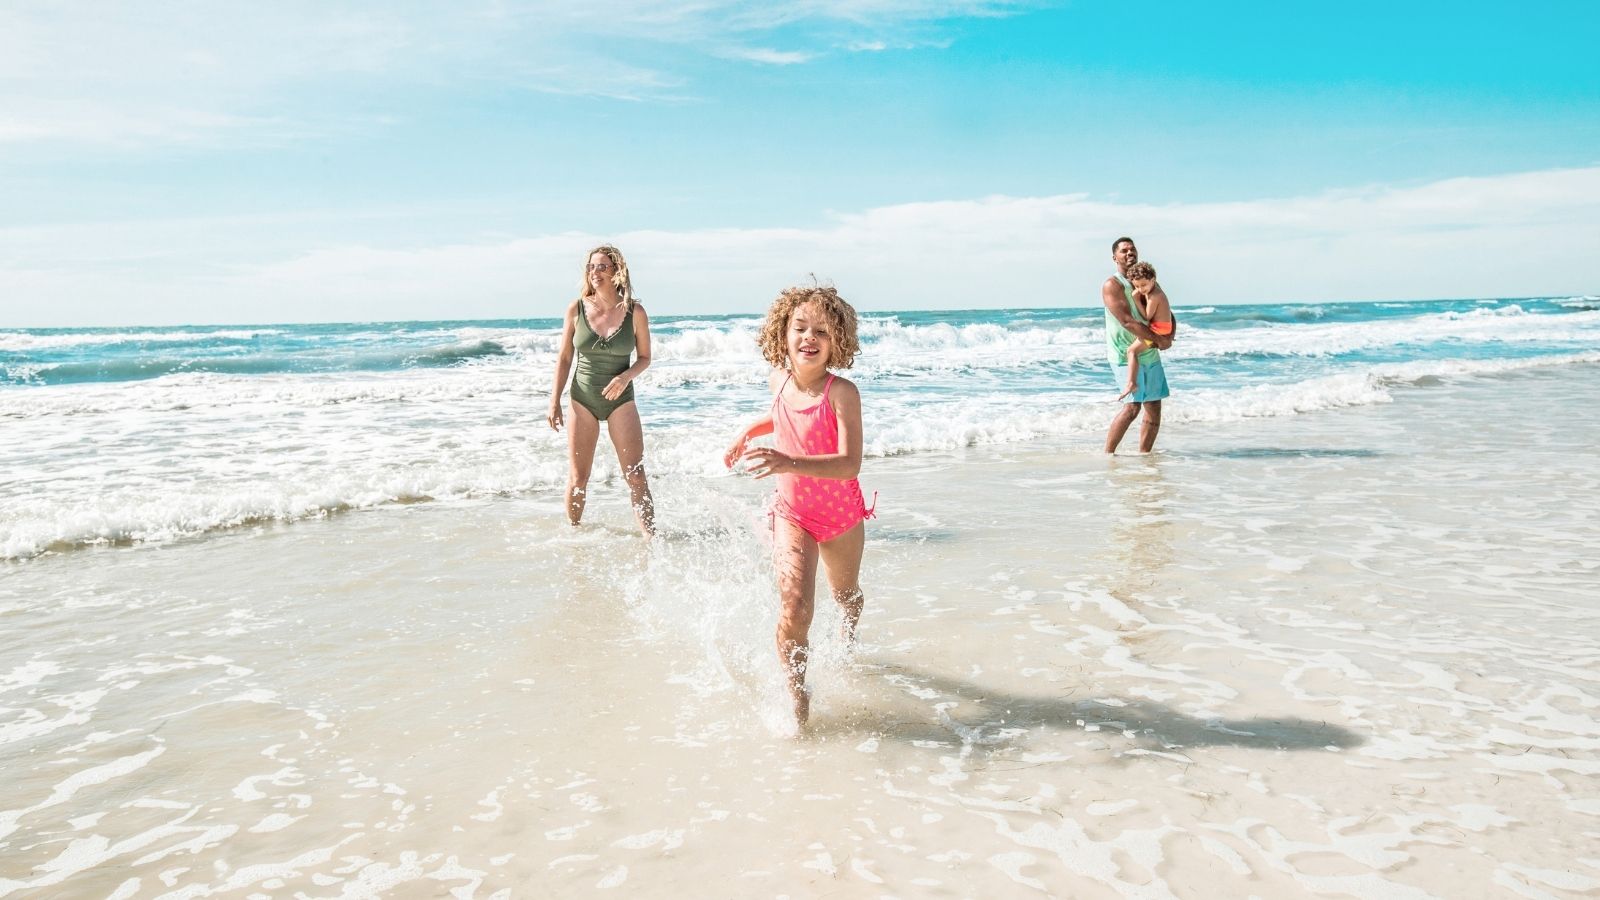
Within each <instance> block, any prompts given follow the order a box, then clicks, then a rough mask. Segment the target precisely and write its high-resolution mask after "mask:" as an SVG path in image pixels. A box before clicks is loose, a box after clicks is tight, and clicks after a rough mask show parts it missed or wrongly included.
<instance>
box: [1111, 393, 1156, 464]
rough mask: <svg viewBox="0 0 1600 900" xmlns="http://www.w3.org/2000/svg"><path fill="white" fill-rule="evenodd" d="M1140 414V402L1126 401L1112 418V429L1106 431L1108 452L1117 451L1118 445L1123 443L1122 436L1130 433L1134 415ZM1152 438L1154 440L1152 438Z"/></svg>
mask: <svg viewBox="0 0 1600 900" xmlns="http://www.w3.org/2000/svg"><path fill="white" fill-rule="evenodd" d="M1137 415H1139V404H1137V403H1124V404H1122V409H1121V410H1120V411H1119V412H1118V413H1117V417H1116V418H1115V419H1112V420H1111V430H1110V431H1108V432H1106V452H1107V453H1115V452H1117V445H1118V444H1120V443H1122V436H1123V435H1125V434H1127V433H1128V426H1129V425H1132V424H1133V420H1134V417H1135V416H1137ZM1152 440H1154V439H1153V438H1152Z"/></svg>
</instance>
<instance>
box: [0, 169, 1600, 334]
mask: <svg viewBox="0 0 1600 900" xmlns="http://www.w3.org/2000/svg"><path fill="white" fill-rule="evenodd" d="M348 224H349V226H350V227H349V228H348V231H351V232H354V231H358V230H359V227H360V223H359V222H352V223H348ZM317 230H318V231H320V232H321V233H324V234H327V233H331V230H332V229H331V226H330V225H329V223H327V222H321V223H320V224H319V226H318V229H317ZM296 233H297V229H295V228H293V227H292V226H291V225H287V224H286V223H284V222H282V221H281V220H274V221H272V222H270V223H254V222H248V221H243V222H234V223H228V222H216V221H206V222H169V223H126V224H121V225H115V226H97V227H79V228H71V227H58V228H52V229H30V230H26V231H25V230H22V229H11V230H9V231H0V248H6V249H4V250H0V297H4V298H6V300H5V301H4V306H3V307H0V325H4V326H12V327H15V326H26V325H88V324H129V323H152V324H157V323H160V324H169V323H189V324H199V323H224V322H262V321H323V320H330V319H331V320H340V319H342V320H372V319H431V318H457V317H473V318H499V317H523V316H536V315H549V314H553V313H552V310H553V309H558V308H559V307H560V304H561V302H562V301H563V299H564V298H567V297H569V296H570V295H571V294H572V293H573V290H574V285H575V284H576V282H577V277H578V265H579V264H580V262H581V256H582V254H583V253H584V251H586V250H587V249H589V247H591V246H593V245H594V244H596V243H599V242H601V241H602V240H609V241H614V242H616V243H617V244H618V245H619V246H621V247H622V248H623V249H624V250H625V251H626V252H627V254H628V257H629V262H630V265H631V267H632V268H633V270H634V272H635V274H636V278H637V282H638V286H639V289H640V294H641V296H642V297H644V298H645V299H646V300H647V301H648V302H649V303H650V304H651V306H652V308H653V309H654V310H655V311H656V312H657V313H658V314H674V313H703V312H730V311H738V310H754V309H758V308H759V307H760V306H761V305H762V304H763V303H765V302H766V300H767V299H768V298H770V296H771V295H772V294H774V293H775V292H776V290H777V289H778V288H780V287H782V286H784V285H787V284H790V283H793V282H795V281H798V280H800V279H803V278H805V277H806V276H807V275H808V273H813V272H814V273H816V274H817V275H818V276H821V277H824V278H828V279H832V280H833V281H834V282H835V283H836V284H838V285H839V287H840V290H841V291H843V292H844V293H845V295H846V296H848V297H850V298H851V299H852V300H853V301H855V302H857V303H858V305H860V306H862V307H864V308H867V309H940V308H962V307H996V306H1013V307H1017V306H1056V305H1059V306H1091V305H1093V304H1094V303H1096V302H1097V300H1098V293H1097V291H1098V284H1099V282H1100V280H1101V279H1102V278H1103V277H1104V275H1105V274H1106V273H1107V271H1108V269H1109V266H1110V243H1111V240H1112V239H1113V238H1115V237H1117V236H1118V235H1121V234H1131V235H1133V236H1134V237H1135V238H1136V239H1137V240H1138V241H1139V244H1140V249H1141V251H1142V252H1143V253H1144V255H1145V257H1146V258H1147V259H1149V260H1150V261H1151V262H1153V263H1155V265H1156V266H1157V268H1158V269H1159V270H1160V272H1161V276H1162V282H1163V284H1164V285H1165V286H1166V287H1167V289H1168V291H1169V293H1171V294H1172V296H1173V298H1174V299H1175V300H1176V301H1177V302H1178V303H1179V305H1180V306H1182V305H1192V304H1211V303H1227V302H1272V301H1330V300H1367V299H1423V298H1439V297H1493V296H1528V295H1549V294H1561V293H1581V292H1589V293H1593V292H1594V291H1595V290H1596V287H1597V286H1600V258H1596V257H1595V254H1593V253H1589V252H1587V251H1585V250H1583V248H1585V247H1595V246H1600V167H1590V168H1582V169H1562V170H1553V171H1542V172H1528V173H1520V174H1514V175H1506V176H1500V177H1493V178H1456V179H1450V180H1445V181H1439V182H1434V183H1431V184H1424V185H1419V186H1413V187H1372V188H1368V189H1365V190H1359V191H1339V192H1331V193H1324V194H1317V195H1312V196H1305V197H1290V198H1283V199H1274V200H1263V201H1250V202H1223V203H1195V204H1171V205H1166V206H1156V205H1147V204H1124V203H1118V202H1115V201H1112V200H1105V199H1097V198H1093V197H1089V196H1086V195H1063V196H1052V197H990V198H985V199H981V200H971V201H940V202H927V203H911V204H902V205H896V206H888V207H881V208H876V209H868V210H863V211H860V212H854V213H845V214H840V215H837V216H835V217H834V218H833V219H832V220H831V221H830V222H828V223H827V224H826V225H824V226H821V227H817V228H756V229H699V230H689V231H666V230H637V231H631V232H622V233H617V234H607V235H598V234H585V233H555V234H545V235H533V236H528V237H524V238H516V239H505V240H495V241H472V240H466V239H457V240H452V241H449V242H445V243H440V244H438V245H434V246H425V247H420V248H415V247H411V248H408V247H399V246H389V247H381V246H371V245H362V244H360V243H358V242H356V241H353V240H346V241H334V240H328V239H322V240H319V241H317V242H316V243H308V244H306V245H303V246H297V245H295V244H293V243H292V238H291V237H289V236H290V235H294V234H296ZM264 235H272V236H274V238H273V239H272V241H263V236H264ZM174 248H184V249H181V250H180V249H174ZM5 260H10V262H3V261H5ZM21 260H27V263H26V264H24V263H22V262H19V261H21Z"/></svg>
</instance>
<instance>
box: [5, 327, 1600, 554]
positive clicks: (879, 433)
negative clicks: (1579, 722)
mask: <svg viewBox="0 0 1600 900" xmlns="http://www.w3.org/2000/svg"><path fill="white" fill-rule="evenodd" d="M1595 364H1600V351H1591V352H1583V353H1577V354H1569V355H1565V356H1560V357H1541V358H1532V359H1489V360H1461V359H1444V360H1422V361H1413V362H1406V363H1396V364H1387V365H1378V366H1370V367H1357V368H1352V369H1350V370H1347V371H1342V372H1334V373H1329V374H1327V375H1323V376H1320V377H1315V378H1309V379H1305V380H1303V381H1298V382H1294V383H1288V384H1253V385H1249V386H1246V387H1240V388H1234V389H1223V388H1215V389H1198V390H1191V391H1181V392H1179V393H1178V394H1175V395H1174V396H1173V398H1172V399H1171V400H1169V401H1168V403H1167V405H1166V410H1165V418H1166V420H1167V421H1168V422H1174V423H1210V422H1229V421H1237V420H1241V419H1250V418H1261V417H1280V416H1293V415H1299V414H1304V413H1309V412H1318V411H1323V410H1333V409H1340V408H1348V407H1358V406H1366V405H1373V404H1381V403H1390V402H1393V401H1394V399H1395V395H1396V392H1397V391H1401V390H1411V389H1427V388H1428V387H1429V386H1431V385H1433V384H1437V383H1440V382H1448V381H1450V380H1452V379H1458V378H1483V377H1494V376H1497V375H1500V374H1504V373H1512V372H1519V371H1526V370H1531V369H1539V368H1551V367H1562V366H1571V365H1595ZM484 384H485V383H484V382H483V381H482V380H481V379H476V378H474V379H467V380H466V381H465V382H464V383H463V384H459V385H455V386H454V388H453V389H454V390H455V391H456V393H448V392H442V393H436V394H434V395H432V399H434V400H436V401H438V402H437V403H422V402H418V403H415V404H409V403H399V404H395V403H390V402H388V400H391V399H394V398H395V397H405V396H409V397H411V398H412V399H413V400H414V399H416V398H417V396H418V395H416V394H411V395H407V394H405V392H404V391H402V390H398V386H396V385H389V388H390V389H393V390H396V391H397V393H395V394H389V395H385V394H383V393H381V392H380V393H375V394H364V395H349V394H342V396H345V397H346V398H347V399H348V400H349V401H350V403H351V405H352V409H353V410H354V412H353V413H344V412H340V411H338V410H337V409H332V410H329V411H327V412H323V413H317V414H316V415H299V414H296V413H293V412H292V411H286V409H285V407H284V406H282V405H281V404H280V403H279V401H277V400H275V399H272V396H271V394H270V392H269V393H267V394H258V395H256V396H255V397H254V398H253V401H252V402H253V403H257V404H260V406H259V407H257V409H258V411H259V412H258V414H257V415H250V414H249V413H248V411H245V412H243V413H241V412H240V411H239V410H230V411H229V413H228V419H227V421H229V422H235V423H237V422H239V421H241V420H242V421H247V422H250V423H255V422H266V421H273V422H276V423H285V422H303V421H309V422H311V423H313V425H316V423H317V422H319V420H321V419H322V418H323V417H325V416H332V417H333V418H329V419H326V421H323V422H322V424H321V425H320V426H316V427H312V426H306V429H305V430H301V431H298V432H290V431H282V432H280V431H277V430H273V433H272V434H271V435H270V436H268V437H265V438H261V439H260V441H259V442H258V443H257V444H256V445H254V446H249V445H246V444H245V442H243V441H238V442H235V443H238V444H240V446H238V447H234V446H231V445H230V443H229V442H221V443H215V442H214V439H213V438H211V437H210V431H209V430H210V429H211V428H212V423H213V422H214V421H215V420H212V419H206V420H202V421H201V422H200V423H199V424H198V425H195V426H192V427H194V428H196V429H198V430H197V432H196V433H195V434H194V435H192V437H193V439H194V440H195V441H199V442H202V443H205V442H211V443H213V444H214V448H213V454H212V456H210V457H207V458H205V459H194V458H193V457H192V455H187V456H186V455H184V454H181V453H178V454H177V455H176V456H174V453H176V451H175V450H173V448H171V447H165V448H155V449H147V448H145V447H144V445H143V443H142V442H136V443H134V444H131V445H128V446H124V447H121V448H120V449H118V448H114V447H113V448H108V449H112V450H116V451H117V452H119V453H120V454H121V455H120V456H119V458H118V465H119V466H120V467H122V468H124V469H126V470H128V472H129V473H130V474H127V475H125V479H126V482H125V483H124V484H123V486H121V487H116V488H112V489H105V488H103V487H102V485H101V484H100V482H99V480H97V479H96V478H91V477H87V476H86V477H84V478H82V479H80V480H79V481H78V482H76V483H72V482H71V481H70V479H69V478H68V477H66V476H64V475H63V474H62V473H60V472H57V473H56V474H55V475H54V476H53V478H54V481H56V482H57V483H58V484H59V485H61V486H60V487H59V488H53V489H52V490H50V491H29V492H26V493H22V494H13V495H11V496H9V497H7V496H6V495H5V494H0V558H5V559H12V560H16V559H24V558H28V557H32V556H36V555H38V554H40V553H44V552H50V551H63V550H68V549H72V548H77V547H86V546H94V545H103V544H119V543H137V542H150V541H154V542H161V541H171V540H178V539H183V538H188V537H194V536H197V535H202V534H205V533H208V532H212V531H218V530H225V529H232V528H238V527H241V526H248V525H251V524H254V523H261V522H276V521H295V520H299V519H307V518H317V517H321V516H326V515H329V514H332V513H335V512H339V511H344V510H361V509H371V508H376V507H382V506H388V505H394V504H402V503H416V502H429V501H450V500H462V499H470V498H477V497H486V496H503V495H521V494H527V493H534V492H543V491H558V490H560V489H561V487H562V485H563V484H564V482H565V477H566V455H565V454H566V451H565V436H564V435H559V434H555V433H553V432H551V431H549V429H548V428H547V427H545V426H544V425H543V422H542V416H541V410H542V407H541V404H540V401H541V400H542V397H541V396H539V395H538V393H537V392H535V393H534V394H533V395H532V396H530V395H529V392H528V391H527V390H526V385H524V386H523V387H522V389H520V390H519V389H515V388H514V387H513V385H512V384H511V383H510V382H509V381H506V382H504V383H502V384H501V385H500V390H498V391H497V392H491V393H488V394H485V393H481V391H482V389H483V387H484ZM327 387H328V390H329V391H331V392H333V393H332V394H330V395H329V396H330V397H331V396H334V395H338V394H339V392H341V391H347V390H348V387H349V386H347V385H345V386H340V385H329V386H327ZM373 387H374V389H375V390H376V389H377V387H378V386H377V385H374V386H373ZM412 387H413V388H417V387H421V385H413V386H412ZM445 387H446V385H444V384H441V383H438V382H434V383H432V384H431V385H429V386H427V388H426V389H427V390H434V391H442V390H443V389H444V388H445ZM285 389H286V390H291V391H292V392H294V395H295V396H297V397H298V398H299V399H300V400H301V401H302V402H305V401H307V400H309V395H308V394H307V393H305V390H306V389H305V386H304V385H300V386H297V387H294V388H287V387H285ZM1114 396H1115V394H1114V391H1113V390H1111V389H1110V387H1109V386H1107V387H1106V388H1105V389H1103V390H1098V391H1082V392H1067V393H1062V394H1057V395H1045V394H1038V393H1029V392H1026V391H1016V390H1012V391H996V392H991V393H987V394H984V395H982V396H973V395H969V396H965V397H955V398H948V399H942V400H941V399H928V398H927V397H925V396H923V395H920V394H918V393H916V392H899V393H894V392H881V393H880V394H878V395H874V396H872V398H871V400H872V402H871V405H870V416H869V420H868V422H867V441H866V444H865V451H866V454H867V456H868V457H871V458H884V457H893V456H902V455H907V454H917V453H929V452H941V451H951V450H959V449H961V448H965V447H973V446H979V445H987V444H1006V443H1021V442H1029V441H1036V440H1041V439H1062V438H1066V439H1077V440H1082V439H1085V438H1088V439H1089V440H1088V445H1089V446H1097V445H1098V436H1099V435H1100V434H1102V433H1103V431H1104V428H1105V425H1106V422H1107V421H1109V418H1110V416H1111V415H1112V413H1113V411H1114V410H1115V409H1116V402H1115V400H1114V399H1113V398H1114ZM752 398H754V399H752ZM323 399H324V400H327V399H329V398H328V397H325V398H323ZM763 402H764V398H763V395H761V394H760V392H759V391H754V392H746V393H742V394H740V395H738V397H737V398H732V399H730V400H728V401H726V402H722V403H720V404H718V405H710V406H708V407H707V408H705V409H702V410H697V411H696V413H695V415H692V416H687V417H680V418H676V419H674V420H672V421H670V422H666V423H662V422H659V421H658V422H657V423H656V424H655V425H653V426H652V427H651V429H650V431H649V434H648V436H649V441H650V448H651V450H650V466H651V472H652V477H657V478H711V477H727V473H726V471H725V470H724V468H723V467H722V464H721V453H722V450H723V448H724V446H725V444H726V442H727V440H728V439H729V438H730V436H731V433H732V431H733V430H734V429H736V428H737V427H738V426H739V425H741V424H742V423H743V422H745V421H747V420H749V419H752V418H754V417H755V416H756V415H758V414H759V413H760V412H761V410H762V408H763ZM351 415H354V416H355V418H351V417H350V416H351ZM445 415H449V416H451V417H452V418H449V419H443V418H440V421H439V422H438V423H437V424H435V425H432V426H429V427H422V426H416V430H414V431H410V432H396V431H395V429H394V427H393V425H394V423H396V422H402V421H403V422H407V423H411V424H413V425H415V423H417V422H419V421H430V420H432V419H434V418H439V417H443V416H445ZM241 416H242V417H243V418H242V419H241ZM269 416H277V417H278V418H277V419H275V420H270V419H269V418H268V417H269ZM132 418H133V419H136V420H143V421H148V420H149V419H150V417H149V416H142V415H135V416H133V417H132ZM158 418H159V422H157V423H156V425H155V426H154V427H156V428H157V430H161V431H163V432H164V431H166V430H167V429H168V428H169V427H170V428H178V427H182V426H183V425H184V423H185V422H186V420H185V419H184V416H183V411H182V410H178V411H176V412H174V411H171V410H169V411H168V414H167V415H165V416H163V417H158ZM122 420H123V419H122V417H116V418H113V419H111V420H110V421H112V422H114V423H115V422H118V421H122ZM708 424H710V425H711V427H707V426H708ZM272 427H273V428H274V429H276V428H277V427H278V426H277V425H274V426H272ZM264 447H265V448H271V452H270V453H269V452H265V451H264V450H263V449H262V448H264ZM141 453H142V454H143V455H142V456H136V454H141ZM610 453H611V451H610V449H609V447H602V448H601V452H599V453H598V454H597V457H596V471H595V481H594V483H596V484H611V485H613V486H616V487H617V489H620V476H619V473H618V472H617V467H616V461H615V459H614V458H613V457H611V455H610ZM230 454H232V455H230ZM175 464H176V465H179V466H182V465H190V466H191V467H192V471H191V470H185V471H175V470H174V468H173V467H174V465H175ZM34 465H35V467H36V468H34V469H33V470H31V471H21V470H19V471H17V472H14V473H13V474H14V475H15V476H16V478H17V481H16V482H15V484H17V485H24V484H42V483H46V482H47V481H50V480H51V478H52V476H51V475H50V471H51V466H52V465H53V461H52V460H50V459H43V460H38V461H36V462H35V463H34ZM91 474H92V473H91ZM174 479H177V480H179V481H182V482H183V483H184V484H185V485H186V487H185V489H184V490H181V491H179V490H174V489H173V488H172V484H173V483H174Z"/></svg>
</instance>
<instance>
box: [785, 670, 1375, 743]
mask: <svg viewBox="0 0 1600 900" xmlns="http://www.w3.org/2000/svg"><path fill="white" fill-rule="evenodd" d="M861 665H862V668H863V672H864V674H870V675H871V676H873V677H875V678H877V679H881V680H882V681H883V682H886V683H887V686H889V687H892V688H894V689H895V690H896V692H897V693H899V694H901V695H902V696H905V697H908V698H915V699H916V700H918V701H920V702H918V703H916V704H914V706H913V707H910V708H907V707H901V706H898V705H897V704H894V703H892V702H890V703H886V704H885V706H893V707H896V708H893V709H890V708H878V709H871V708H866V709H861V710H858V711H856V712H855V713H848V714H846V715H844V716H842V717H840V718H837V719H834V718H831V717H829V718H827V719H821V720H814V721H813V723H812V728H813V732H814V733H815V734H817V735H818V736H823V735H838V736H841V737H842V736H844V735H846V734H851V733H861V732H864V731H868V732H872V733H874V734H877V735H879V736H881V737H886V738H891V739H894V740H900V741H905V742H907V743H910V742H914V741H936V742H939V743H949V742H950V741H951V739H952V738H956V739H958V740H959V741H960V742H961V743H970V744H979V745H1001V744H1005V743H1009V737H1008V736H1009V735H1015V734H1018V733H1020V732H1027V731H1032V730H1034V729H1038V728H1045V729H1050V730H1054V731H1077V732H1085V733H1088V732H1091V731H1092V732H1095V733H1098V734H1099V735H1101V736H1102V737H1104V738H1105V739H1106V740H1107V741H1108V742H1114V741H1117V740H1119V739H1120V740H1126V741H1129V742H1131V743H1132V744H1133V745H1134V746H1136V747H1139V748H1142V749H1145V750H1159V751H1167V752H1172V751H1178V752H1181V751H1183V750H1185V749H1189V748H1194V747H1216V746H1225V747H1246V748H1252V749H1260V750H1325V749H1329V748H1339V749H1348V748H1351V747H1357V746H1360V745H1361V744H1362V743H1364V741H1363V738H1362V737H1361V736H1360V735H1359V734H1357V733H1355V732H1353V731H1351V730H1350V729H1348V728H1344V727H1342V726H1339V725H1334V724H1331V723H1329V722H1318V721H1311V720H1307V719H1299V718H1293V717H1272V716H1260V717H1255V718H1249V719H1201V718H1196V717H1194V716H1190V715H1187V714H1185V713H1181V712H1179V711H1177V710H1176V709H1173V708H1172V707H1170V706H1167V705H1166V704H1163V703H1157V702H1155V701H1152V700H1145V699H1140V698H1101V699H1095V700H1089V699H1074V698H1072V697H1071V696H1039V695H1031V694H1015V693H1007V692H1004V691H998V690H994V689H990V688H986V687H984V686H982V685H978V684H974V683H972V682H970V681H965V680H961V679H959V678H952V677H949V676H945V675H935V674H931V673H927V672H920V671H917V670H915V669H910V668H907V667H905V666H902V665H896V664H886V665H874V664H872V663H870V662H867V661H862V663H861ZM873 693H877V692H876V691H874V692H873ZM880 696H882V695H880ZM886 699H887V698H886ZM1106 700H1110V701H1111V702H1110V704H1109V705H1108V704H1107V703H1106V702H1105V701H1106ZM952 701H954V702H959V703H960V704H961V705H962V706H964V707H968V708H970V707H972V706H979V707H981V708H982V709H984V710H987V711H988V712H987V715H983V716H976V717H975V716H972V715H971V714H970V713H966V714H964V715H961V716H960V717H959V718H958V717H957V716H956V715H952V714H950V712H948V711H947V710H944V709H938V707H937V705H936V704H942V703H948V702H952ZM930 708H933V709H935V710H937V712H936V713H935V715H934V716H933V717H930V716H928V710H929V709H930ZM916 711H920V715H919V714H918V712H916ZM964 719H968V720H971V721H963V720H964Z"/></svg>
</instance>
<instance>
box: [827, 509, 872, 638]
mask: <svg viewBox="0 0 1600 900" xmlns="http://www.w3.org/2000/svg"><path fill="white" fill-rule="evenodd" d="M866 545H867V526H866V523H865V522H857V523H856V525H855V527H854V528H852V529H850V530H849V531H846V532H845V533H844V534H841V535H839V536H838V537H836V538H834V539H833V540H831V541H828V542H827V543H825V544H821V545H820V546H819V550H820V552H821V555H822V564H823V565H824V566H825V567H827V569H828V588H829V590H831V591H832V592H833V602H835V603H837V604H839V610H840V612H842V613H844V620H843V621H841V622H840V623H839V637H841V638H843V639H844V642H845V643H846V644H854V643H855V640H856V623H857V622H859V621H861V607H862V606H863V605H864V604H865V603H866V598H865V597H863V596H862V595H861V553H862V551H863V550H864V549H866Z"/></svg>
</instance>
